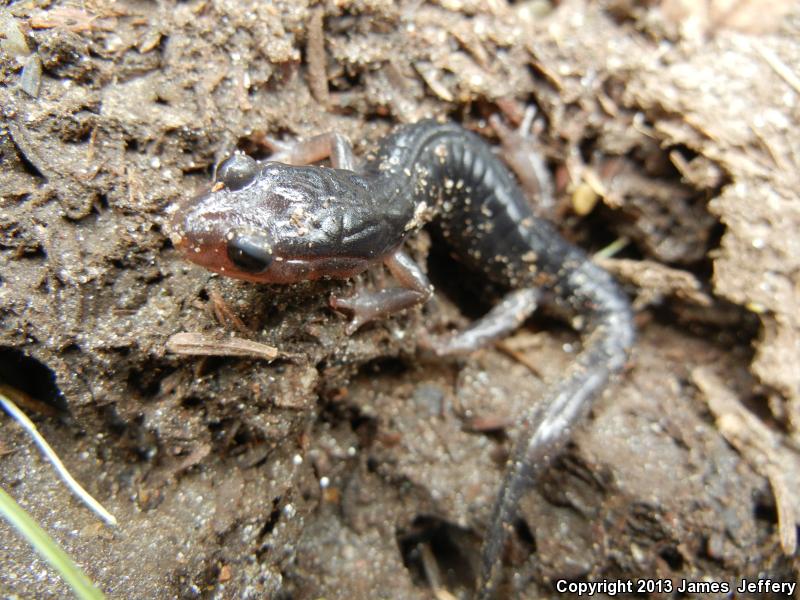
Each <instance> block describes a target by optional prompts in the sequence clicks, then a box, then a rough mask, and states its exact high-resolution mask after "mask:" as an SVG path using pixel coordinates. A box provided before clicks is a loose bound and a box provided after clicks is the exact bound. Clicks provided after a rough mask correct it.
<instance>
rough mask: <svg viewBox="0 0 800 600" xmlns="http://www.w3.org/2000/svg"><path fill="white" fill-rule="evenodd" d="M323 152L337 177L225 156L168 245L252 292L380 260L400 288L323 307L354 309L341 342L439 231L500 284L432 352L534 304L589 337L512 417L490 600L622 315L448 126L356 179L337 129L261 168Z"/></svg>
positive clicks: (491, 536) (490, 333)
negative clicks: (488, 307) (415, 248)
mask: <svg viewBox="0 0 800 600" xmlns="http://www.w3.org/2000/svg"><path fill="white" fill-rule="evenodd" d="M276 145H279V144H277V143H276ZM279 146H280V145H279ZM327 156H330V157H331V159H332V161H331V162H332V164H333V165H334V166H338V167H344V168H326V167H317V166H291V165H288V164H280V163H277V162H263V163H257V162H255V161H253V160H252V159H249V158H247V157H244V156H241V155H237V156H235V157H233V158H232V159H229V161H227V162H226V163H225V164H224V165H223V166H222V168H221V170H220V173H219V176H218V179H219V182H218V183H217V184H216V185H215V186H214V188H213V189H212V191H210V192H208V193H206V194H204V195H202V196H200V197H198V198H195V199H194V200H192V201H191V202H189V203H188V204H186V205H185V206H182V207H180V208H178V209H177V210H176V211H175V214H174V215H173V218H172V225H171V235H172V238H173V240H174V242H175V244H176V246H177V247H178V248H180V249H181V250H183V251H184V253H185V254H186V257H187V258H188V259H190V260H192V261H193V262H196V263H198V264H200V265H203V266H205V267H207V268H209V269H211V270H213V271H217V272H220V273H222V274H225V275H229V276H232V277H238V278H241V279H247V280H249V281H260V282H273V283H291V282H296V281H302V280H307V279H316V278H319V277H326V276H330V277H351V276H353V275H355V274H357V273H359V272H362V271H364V270H365V269H367V268H369V267H370V266H371V265H373V264H376V263H381V262H382V263H383V264H385V265H386V266H387V267H388V268H389V270H390V271H391V272H392V274H393V275H394V277H395V279H396V280H397V282H398V283H399V287H394V288H389V289H385V290H379V291H375V292H366V291H365V292H361V293H359V294H357V295H356V296H354V297H351V298H332V300H331V304H332V306H333V307H334V308H336V309H338V310H344V311H346V312H349V313H351V314H352V315H353V320H352V321H351V323H350V327H349V331H350V332H353V331H355V330H356V329H357V328H358V327H360V326H361V325H363V324H364V323H366V322H368V321H370V320H373V319H376V318H380V317H383V316H385V315H387V314H391V313H392V312H395V311H397V310H401V309H403V308H407V307H409V306H413V305H415V304H419V303H422V302H425V301H426V300H427V299H428V298H429V297H430V295H431V293H432V288H431V286H430V284H429V283H428V281H427V279H426V277H425V275H424V274H423V273H422V272H421V271H420V270H419V268H418V267H417V266H416V265H415V264H414V263H413V261H411V260H410V259H409V258H408V257H407V256H406V255H405V254H404V253H403V251H402V249H401V246H402V243H403V241H404V239H405V238H406V237H407V236H408V235H409V234H411V233H413V232H414V231H416V230H418V229H419V228H421V227H422V226H424V225H425V224H426V223H428V222H429V221H435V223H436V225H437V226H438V227H439V229H440V231H441V233H442V236H443V237H444V239H445V240H446V241H447V242H448V243H449V244H450V245H451V247H452V249H453V251H454V252H455V253H456V254H457V256H459V258H460V259H461V260H462V261H463V262H464V263H466V264H467V265H469V266H470V267H471V268H473V269H476V270H477V271H479V272H480V273H482V274H483V275H485V276H486V277H487V278H488V279H490V280H491V281H493V282H494V283H496V284H499V285H501V286H504V287H506V288H508V289H510V290H511V291H510V293H509V294H508V296H506V298H504V299H503V300H502V301H501V302H500V303H499V304H498V305H497V306H496V307H495V308H494V309H493V310H492V311H491V312H490V313H489V314H488V315H486V316H485V317H484V318H483V319H481V320H479V321H477V322H476V323H475V324H473V325H472V326H471V327H469V328H468V329H467V330H465V331H463V332H460V333H457V334H455V335H452V336H448V337H446V338H439V339H433V340H432V341H430V342H428V343H429V345H430V346H431V347H432V348H433V349H434V350H435V351H436V352H438V353H439V354H448V353H453V352H465V351H470V350H472V349H475V348H476V347H478V346H480V345H483V344H486V343H488V342H490V341H492V340H495V339H497V338H498V337H501V336H503V335H505V334H507V333H509V332H510V331H512V330H513V329H514V328H515V327H517V326H519V325H520V324H521V323H522V321H524V320H525V318H526V317H527V316H528V315H530V314H531V313H532V312H533V310H534V309H535V307H536V304H537V302H538V301H540V300H543V301H546V302H547V303H548V304H549V305H551V306H554V307H556V309H557V311H558V312H559V313H560V314H563V315H565V316H567V317H569V318H572V319H573V323H574V324H577V325H579V326H580V327H581V329H582V330H583V331H584V332H585V336H584V349H583V351H582V352H581V353H580V354H579V355H578V356H577V358H576V360H575V362H574V363H573V364H572V366H571V367H570V368H569V369H568V370H567V371H566V372H565V373H564V376H563V377H562V378H561V380H560V381H558V382H557V383H556V384H555V385H553V387H552V388H551V389H550V390H549V391H548V392H547V393H546V394H545V397H544V398H542V399H541V400H540V401H539V402H537V403H536V404H535V405H534V406H532V407H531V408H530V409H529V410H528V411H527V412H526V413H525V414H523V415H520V417H519V420H520V422H522V423H523V424H524V426H523V427H522V428H521V429H522V432H521V434H520V437H519V439H518V440H517V441H516V443H515V447H514V450H513V452H512V454H511V457H510V458H509V460H508V464H507V470H506V475H505V480H504V483H503V486H502V488H501V490H500V492H499V495H498V499H497V502H496V504H495V507H494V510H493V514H492V519H491V522H490V524H489V527H488V530H487V533H486V538H485V543H484V547H483V556H482V563H481V574H480V581H479V582H478V593H477V596H478V597H479V598H490V597H492V596H493V595H494V593H495V591H496V589H497V586H498V584H499V582H500V579H501V575H502V569H501V567H502V554H503V547H504V544H505V541H506V539H507V536H508V531H509V530H510V529H511V527H512V524H513V520H514V518H515V515H516V509H517V504H518V502H519V499H520V497H521V495H522V493H523V492H524V489H525V487H526V485H528V484H529V483H530V482H531V480H532V479H534V478H536V477H537V476H538V475H539V474H540V473H541V472H542V470H543V469H544V468H545V467H546V466H547V464H548V463H549V462H550V461H551V460H552V458H553V457H554V456H555V455H556V454H557V453H558V452H559V451H560V449H561V448H562V446H563V445H564V443H565V442H566V441H567V439H568V438H569V436H570V434H571V428H572V426H573V425H574V424H575V423H576V422H577V421H579V420H580V419H581V417H582V416H583V415H585V413H586V412H587V410H588V408H589V405H590V401H591V399H592V398H593V397H594V396H596V395H597V393H598V392H599V391H601V390H602V389H603V388H604V387H605V385H606V383H607V381H608V379H609V377H610V375H612V374H613V373H615V372H617V371H619V370H620V369H621V368H622V366H623V365H624V363H625V361H626V359H627V354H628V351H629V349H630V347H631V345H632V344H633V340H634V328H633V324H632V315H631V309H630V306H629V304H628V301H627V299H626V297H625V296H624V294H623V293H622V292H621V291H620V290H619V288H618V287H617V285H616V284H615V283H614V281H613V280H612V279H611V277H610V276H609V275H608V274H607V273H606V272H605V271H603V270H602V269H600V268H599V267H597V266H595V265H594V264H593V263H592V262H591V261H590V260H589V258H588V257H587V256H586V254H584V252H583V251H581V250H580V249H578V248H576V247H575V246H573V245H571V244H570V243H568V242H567V241H565V240H564V239H563V238H562V237H561V236H560V235H559V234H558V233H557V232H556V230H555V229H554V228H553V226H552V225H550V224H549V223H548V222H547V221H544V220H542V219H539V218H537V217H536V216H535V215H534V213H533V212H532V210H531V208H530V206H529V204H528V202H527V201H526V199H525V197H524V195H523V193H522V191H521V189H520V188H519V186H518V185H517V183H516V182H515V180H514V178H513V177H512V176H511V174H510V173H509V172H508V170H507V169H506V168H505V167H504V166H503V164H502V163H501V162H499V161H498V160H497V158H495V156H494V155H493V153H492V151H491V149H490V147H489V146H488V145H487V144H486V143H485V142H484V141H483V140H481V139H480V138H479V137H478V136H476V135H474V134H472V133H470V132H468V131H466V130H464V129H463V128H461V127H459V126H457V125H453V124H441V123H438V122H435V121H422V122H420V123H416V124H414V125H409V126H404V127H401V128H399V129H397V130H396V131H395V132H394V133H393V134H391V135H390V136H388V137H386V138H385V139H384V140H383V141H382V142H381V144H380V148H379V150H378V152H377V155H376V156H375V157H373V158H372V159H371V160H368V161H366V163H365V164H364V165H363V166H362V167H361V168H359V169H357V170H354V161H353V158H352V154H351V152H350V149H349V145H348V144H347V143H346V141H345V140H344V139H343V138H341V137H340V136H336V135H326V136H318V137H317V138H312V139H311V140H309V141H307V142H303V143H299V144H297V145H293V146H288V145H285V146H282V147H280V150H279V152H277V154H276V155H274V156H273V157H272V158H273V159H278V160H281V161H284V162H288V163H294V164H301V163H310V162H313V161H317V160H320V159H321V158H324V157H327Z"/></svg>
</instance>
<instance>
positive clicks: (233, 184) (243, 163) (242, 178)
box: [217, 154, 260, 191]
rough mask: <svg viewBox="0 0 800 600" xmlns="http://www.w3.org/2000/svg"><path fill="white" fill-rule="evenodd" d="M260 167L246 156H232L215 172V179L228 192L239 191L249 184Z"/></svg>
mask: <svg viewBox="0 0 800 600" xmlns="http://www.w3.org/2000/svg"><path fill="white" fill-rule="evenodd" d="M259 170H260V167H259V166H258V163H257V162H256V161H255V160H253V159H252V158H250V157H249V156H247V155H246V154H234V155H233V156H231V157H230V158H229V159H227V160H226V161H225V162H223V163H222V164H221V165H220V166H219V169H218V170H217V179H218V180H219V181H221V182H222V183H224V184H225V187H227V188H228V189H230V190H234V191H235V190H240V189H242V188H243V187H245V186H246V185H248V184H250V183H251V182H252V181H253V179H255V177H256V175H258V172H259Z"/></svg>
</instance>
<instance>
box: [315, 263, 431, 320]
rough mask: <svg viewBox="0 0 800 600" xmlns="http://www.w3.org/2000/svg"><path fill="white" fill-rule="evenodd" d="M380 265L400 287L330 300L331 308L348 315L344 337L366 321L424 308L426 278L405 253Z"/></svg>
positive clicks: (427, 291) (427, 292) (427, 290)
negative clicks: (402, 311)
mask: <svg viewBox="0 0 800 600" xmlns="http://www.w3.org/2000/svg"><path fill="white" fill-rule="evenodd" d="M384 264H385V265H386V266H387V267H388V269H389V271H390V272H391V274H392V275H393V276H394V278H395V279H396V280H397V282H398V283H399V284H400V286H402V287H393V288H386V289H383V290H378V291H367V290H362V291H359V292H356V294H354V295H353V296H350V297H349V298H339V297H338V296H332V297H331V300H330V304H331V307H332V308H334V309H335V310H338V311H343V312H347V313H349V314H351V315H352V319H351V320H350V323H349V324H348V325H347V329H346V332H347V334H348V335H351V334H353V333H355V332H356V330H358V328H359V327H361V326H362V325H365V324H366V323H369V322H370V321H374V320H375V319H379V318H381V317H384V316H387V315H391V314H393V313H396V312H398V311H401V310H403V309H406V308H410V307H412V306H416V305H418V304H424V303H425V302H427V301H428V299H429V298H430V297H431V294H432V293H433V287H432V286H431V284H430V282H429V281H428V278H427V276H426V275H425V273H423V272H422V270H421V269H420V268H419V266H418V265H417V263H415V262H414V261H413V260H411V258H410V257H409V256H408V255H407V254H406V253H405V252H403V251H402V250H396V251H395V252H394V253H393V254H391V255H389V256H388V257H387V258H386V259H385V260H384Z"/></svg>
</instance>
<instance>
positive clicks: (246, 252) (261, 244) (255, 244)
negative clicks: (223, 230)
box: [228, 235, 273, 273]
mask: <svg viewBox="0 0 800 600" xmlns="http://www.w3.org/2000/svg"><path fill="white" fill-rule="evenodd" d="M228 258H230V259H231V262H232V263H233V264H234V265H236V266H237V267H239V268H240V269H241V270H242V271H246V272H248V273H260V272H261V271H265V270H267V268H268V267H269V266H270V265H271V264H272V258H273V257H272V248H271V247H270V245H269V240H267V238H265V237H263V236H260V235H240V236H237V237H235V238H233V239H232V240H231V241H229V242H228Z"/></svg>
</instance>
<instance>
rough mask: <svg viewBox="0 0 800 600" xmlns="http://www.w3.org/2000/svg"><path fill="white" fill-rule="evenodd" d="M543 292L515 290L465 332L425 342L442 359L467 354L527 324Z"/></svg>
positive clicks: (533, 289) (528, 289)
mask: <svg viewBox="0 0 800 600" xmlns="http://www.w3.org/2000/svg"><path fill="white" fill-rule="evenodd" d="M540 296H541V292H540V291H539V290H538V289H535V288H524V289H521V290H514V291H513V292H511V293H509V294H508V295H506V296H505V297H504V298H503V299H502V300H501V301H500V303H498V304H497V305H495V306H494V308H492V310H490V311H489V312H488V313H487V314H486V315H484V316H483V317H482V318H480V319H478V320H477V321H475V322H474V323H472V325H470V326H469V327H467V328H466V329H464V330H462V331H459V332H456V333H454V334H450V335H444V336H440V337H434V338H431V339H428V340H426V341H425V342H424V345H426V346H427V347H429V348H430V349H431V350H433V351H434V352H435V353H436V354H438V355H439V356H446V355H449V354H465V353H467V352H472V351H473V350H477V349H478V348H481V347H483V346H486V345H488V344H490V343H491V342H494V341H496V340H499V339H501V338H503V337H505V336H507V335H508V334H510V333H511V332H513V331H514V330H515V329H517V328H518V327H519V326H520V325H522V323H524V322H525V319H527V318H528V317H529V316H531V315H532V314H533V311H534V310H536V306H537V303H538V301H539V298H540Z"/></svg>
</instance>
